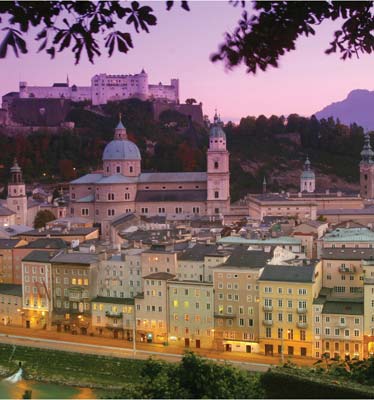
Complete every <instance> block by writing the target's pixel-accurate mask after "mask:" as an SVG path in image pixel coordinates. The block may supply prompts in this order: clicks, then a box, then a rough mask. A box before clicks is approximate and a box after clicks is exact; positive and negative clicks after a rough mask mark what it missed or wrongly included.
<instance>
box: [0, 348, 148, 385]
mask: <svg viewBox="0 0 374 400" xmlns="http://www.w3.org/2000/svg"><path fill="white" fill-rule="evenodd" d="M19 363H21V365H22V369H23V371H24V373H23V378H24V379H27V380H34V381H40V382H46V383H55V384H61V385H67V386H77V387H87V388H90V389H95V391H99V392H101V391H103V390H105V391H106V392H116V391H119V390H120V389H122V388H123V387H124V386H127V385H133V384H136V383H138V382H139V379H140V370H141V368H142V366H143V365H144V361H142V360H131V359H126V358H114V357H107V356H96V355H91V354H79V353H71V352H66V351H59V350H46V349H38V348H33V347H27V346H12V345H7V344H0V376H2V377H6V376H9V375H12V374H13V373H15V372H16V371H17V370H18V369H19Z"/></svg>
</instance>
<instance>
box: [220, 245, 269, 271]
mask: <svg viewBox="0 0 374 400" xmlns="http://www.w3.org/2000/svg"><path fill="white" fill-rule="evenodd" d="M270 259H271V253H270V252H265V251H262V250H248V249H247V247H246V246H245V247H244V246H238V247H236V248H235V249H234V250H233V252H232V253H231V255H230V256H229V258H228V259H227V261H226V262H225V263H224V264H223V266H224V267H245V268H263V267H264V266H265V265H266V264H267V262H268V261H269V260H270Z"/></svg>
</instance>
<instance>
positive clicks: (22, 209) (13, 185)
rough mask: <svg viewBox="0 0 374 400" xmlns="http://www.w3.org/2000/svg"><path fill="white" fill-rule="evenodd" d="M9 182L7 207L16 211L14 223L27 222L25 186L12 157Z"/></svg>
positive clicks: (24, 223)
mask: <svg viewBox="0 0 374 400" xmlns="http://www.w3.org/2000/svg"><path fill="white" fill-rule="evenodd" d="M10 175H11V177H10V183H9V184H8V197H7V207H8V208H9V209H10V210H12V211H14V212H15V213H16V224H17V225H26V224H27V196H26V186H25V183H24V182H23V179H22V170H21V168H20V166H19V165H18V163H17V160H16V159H14V163H13V167H12V168H11V169H10Z"/></svg>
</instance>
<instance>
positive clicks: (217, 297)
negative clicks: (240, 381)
mask: <svg viewBox="0 0 374 400" xmlns="http://www.w3.org/2000/svg"><path fill="white" fill-rule="evenodd" d="M270 259H271V253H270V252H265V251H263V250H260V251H258V250H248V248H247V246H237V247H236V248H235V249H234V250H233V252H232V254H231V255H230V256H229V258H228V259H227V260H226V262H225V263H224V264H222V265H219V266H216V267H214V269H213V271H214V272H213V282H214V329H215V332H214V337H215V347H216V349H217V350H224V351H233V352H247V353H252V352H254V353H257V352H258V351H259V346H258V339H259V330H258V312H259V311H258V301H259V298H258V295H259V293H258V284H257V279H258V277H259V273H260V270H261V268H263V267H264V266H265V265H266V263H267V262H268V261H269V260H270Z"/></svg>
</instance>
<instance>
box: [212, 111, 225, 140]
mask: <svg viewBox="0 0 374 400" xmlns="http://www.w3.org/2000/svg"><path fill="white" fill-rule="evenodd" d="M222 125H223V124H222V121H221V119H220V118H219V116H218V115H217V112H216V114H215V115H214V121H213V124H212V126H211V128H210V132H209V137H210V138H214V139H217V138H222V139H225V140H226V134H225V132H224V130H223V129H222Z"/></svg>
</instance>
